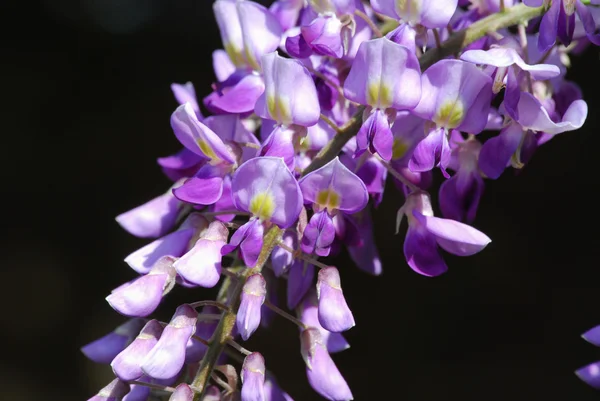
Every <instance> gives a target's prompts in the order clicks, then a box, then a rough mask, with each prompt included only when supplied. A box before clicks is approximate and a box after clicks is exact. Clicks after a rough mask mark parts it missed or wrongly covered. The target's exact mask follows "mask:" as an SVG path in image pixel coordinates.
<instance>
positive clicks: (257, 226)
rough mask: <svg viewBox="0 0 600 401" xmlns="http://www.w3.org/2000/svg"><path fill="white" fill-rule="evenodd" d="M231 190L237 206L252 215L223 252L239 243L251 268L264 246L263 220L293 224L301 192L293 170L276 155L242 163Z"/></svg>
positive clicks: (280, 225) (278, 224)
mask: <svg viewBox="0 0 600 401" xmlns="http://www.w3.org/2000/svg"><path fill="white" fill-rule="evenodd" d="M231 189H232V194H233V203H234V205H235V207H236V208H237V209H238V210H242V211H244V212H250V213H252V216H253V218H251V219H250V221H249V222H248V223H246V224H244V225H243V226H242V227H240V228H239V229H238V230H237V231H236V232H235V234H234V235H233V236H232V238H231V241H230V243H229V245H226V246H224V247H223V248H222V249H221V253H222V254H223V255H226V254H227V253H230V252H232V251H234V250H235V249H237V247H238V246H239V247H240V249H241V252H242V258H243V259H244V263H246V266H249V267H252V266H254V265H255V264H256V261H257V259H258V255H259V253H260V249H261V248H262V236H263V232H264V227H263V224H262V223H263V222H271V223H273V224H276V225H277V226H279V227H281V228H287V227H289V226H291V225H292V224H293V223H294V222H295V221H296V219H297V218H298V215H299V214H300V210H301V209H302V193H301V192H300V187H299V186H298V182H297V181H296V179H295V178H294V176H293V175H292V173H291V172H290V170H289V169H288V168H287V166H286V165H285V163H284V162H283V160H282V159H280V158H277V157H257V158H255V159H251V160H248V161H247V162H245V163H244V164H242V165H241V166H240V167H239V168H238V169H237V170H236V172H235V174H234V176H233V180H232V182H231ZM276 206H278V207H276Z"/></svg>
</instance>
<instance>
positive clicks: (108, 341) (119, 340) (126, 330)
mask: <svg viewBox="0 0 600 401" xmlns="http://www.w3.org/2000/svg"><path fill="white" fill-rule="evenodd" d="M145 323H146V321H145V320H144V319H140V318H133V319H129V320H128V321H126V322H125V323H123V324H122V325H120V326H118V327H117V328H116V329H114V330H113V331H111V332H110V333H108V334H107V335H105V336H103V337H101V338H99V339H97V340H95V341H92V342H91V343H89V344H87V345H84V346H83V347H81V352H83V353H84V355H85V356H87V357H88V358H89V359H91V360H92V361H94V362H96V363H110V362H111V361H112V360H113V359H114V358H115V357H116V356H117V355H118V354H119V352H121V351H123V350H124V349H125V347H127V345H128V344H129V343H131V341H132V340H133V339H134V338H135V337H136V336H137V335H138V333H139V332H140V330H141V329H142V327H144V324H145Z"/></svg>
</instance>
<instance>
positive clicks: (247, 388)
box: [241, 352, 266, 401]
mask: <svg viewBox="0 0 600 401" xmlns="http://www.w3.org/2000/svg"><path fill="white" fill-rule="evenodd" d="M265 371H266V369H265V359H264V358H263V356H262V355H261V354H260V353H258V352H253V353H251V354H250V355H248V356H246V358H244V364H243V365H242V373H241V376H242V401H266V397H265V390H264V384H265Z"/></svg>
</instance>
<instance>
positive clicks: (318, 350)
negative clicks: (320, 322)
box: [300, 327, 354, 401]
mask: <svg viewBox="0 0 600 401" xmlns="http://www.w3.org/2000/svg"><path fill="white" fill-rule="evenodd" d="M300 346H301V352H302V357H303V358H304V362H305V364H306V375H307V377H308V382H309V383H310V385H311V387H312V388H313V389H314V390H315V391H316V392H317V393H319V394H320V395H321V396H323V397H325V398H326V399H328V400H333V401H346V400H352V399H354V397H353V395H352V392H351V391H350V388H349V387H348V384H347V383H346V380H344V378H343V377H342V374H341V373H340V371H339V370H338V368H337V366H335V363H334V362H333V360H332V359H331V356H330V355H329V353H328V352H327V349H326V347H325V344H323V339H322V337H321V333H320V332H319V330H318V329H316V328H314V327H311V328H308V329H306V330H304V331H302V332H301V334H300Z"/></svg>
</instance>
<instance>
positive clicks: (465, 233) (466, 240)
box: [413, 210, 492, 256]
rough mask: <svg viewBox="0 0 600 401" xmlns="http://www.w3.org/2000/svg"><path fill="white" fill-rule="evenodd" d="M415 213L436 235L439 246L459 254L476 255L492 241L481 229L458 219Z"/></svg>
mask: <svg viewBox="0 0 600 401" xmlns="http://www.w3.org/2000/svg"><path fill="white" fill-rule="evenodd" d="M413 215H414V216H415V218H416V219H417V220H418V221H419V223H420V224H422V225H423V227H424V228H425V229H426V230H427V231H428V232H429V234H430V235H432V236H434V238H435V240H436V241H437V243H438V244H439V246H441V247H442V248H443V249H444V250H445V251H447V252H450V253H452V254H454V255H457V256H470V255H474V254H476V253H478V252H480V251H481V250H483V248H485V247H486V246H487V245H488V244H489V243H490V242H491V241H492V240H491V239H490V238H489V237H488V236H487V235H485V234H484V233H482V232H481V231H479V230H476V229H475V228H473V227H471V226H468V225H466V224H463V223H460V222H458V221H454V220H450V219H442V218H439V217H435V216H424V215H422V214H421V213H419V212H417V211H416V210H413Z"/></svg>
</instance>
